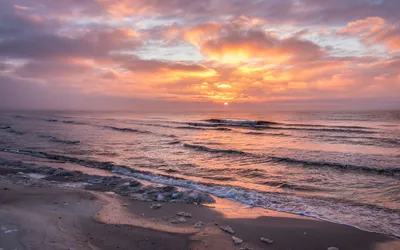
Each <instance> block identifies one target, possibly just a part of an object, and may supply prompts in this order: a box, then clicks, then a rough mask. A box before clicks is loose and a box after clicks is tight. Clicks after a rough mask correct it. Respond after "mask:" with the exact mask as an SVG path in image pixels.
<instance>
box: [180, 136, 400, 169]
mask: <svg viewBox="0 0 400 250" xmlns="http://www.w3.org/2000/svg"><path fill="white" fill-rule="evenodd" d="M183 146H184V147H185V148H189V149H194V150H199V151H203V152H205V153H216V154H227V155H239V156H248V157H252V158H253V159H254V160H259V159H265V162H273V163H286V164H291V165H303V166H316V167H333V168H340V169H343V170H357V171H363V172H368V173H375V174H386V175H393V176H398V175H400V168H373V167H366V166H358V165H351V164H343V163H338V162H325V161H307V160H300V159H294V158H289V157H278V156H271V155H265V154H255V153H249V152H244V151H240V150H234V149H213V148H209V147H206V146H202V145H194V144H187V143H185V144H183Z"/></svg>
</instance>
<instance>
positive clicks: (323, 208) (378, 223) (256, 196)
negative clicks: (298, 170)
mask: <svg viewBox="0 0 400 250" xmlns="http://www.w3.org/2000/svg"><path fill="white" fill-rule="evenodd" d="M5 151H6V152H10V153H16V154H25V155H31V156H34V157H39V158H48V159H53V160H61V161H67V162H70V163H74V164H79V165H82V166H85V167H89V168H100V169H103V170H108V171H111V172H113V173H118V174H122V175H126V176H131V177H135V178H139V179H142V180H147V181H150V182H154V183H159V184H164V185H170V186H177V187H184V188H189V189H193V190H197V191H200V192H204V193H208V194H212V195H215V196H217V197H220V198H229V199H232V200H234V201H237V202H240V203H243V204H248V205H250V206H260V207H264V208H267V209H271V210H275V211H281V212H287V213H292V214H300V215H304V216H308V217H316V218H320V219H324V220H328V221H331V222H337V223H342V224H348V225H351V226H355V227H358V228H361V229H364V230H368V231H373V232H379V233H384V234H388V235H394V236H398V232H399V225H398V223H397V221H398V214H399V213H400V211H399V210H396V209H388V208H382V207H379V206H373V205H367V204H358V203H353V202H351V201H346V200H338V199H335V198H322V197H301V196H296V195H293V194H285V193H274V192H261V191H255V190H251V189H247V188H240V187H235V186H230V185H211V184H209V183H202V182H195V181H192V180H187V179H183V178H178V177H173V176H168V175H162V174H154V173H151V172H147V171H138V170H135V169H131V168H129V167H127V166H123V165H116V164H114V163H111V162H99V161H92V160H83V159H78V158H73V157H69V156H62V155H53V154H47V153H43V152H35V151H26V150H17V149H6V150H5ZM371 218H374V219H373V220H371Z"/></svg>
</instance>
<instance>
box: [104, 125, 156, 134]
mask: <svg viewBox="0 0 400 250" xmlns="http://www.w3.org/2000/svg"><path fill="white" fill-rule="evenodd" d="M104 128H108V129H112V130H116V131H121V132H130V133H141V134H149V133H150V132H149V131H143V130H138V129H132V128H119V127H114V126H104Z"/></svg>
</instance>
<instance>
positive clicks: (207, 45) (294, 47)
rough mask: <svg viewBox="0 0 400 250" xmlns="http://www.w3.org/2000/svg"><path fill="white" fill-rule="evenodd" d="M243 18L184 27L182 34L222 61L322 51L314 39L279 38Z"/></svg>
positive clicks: (299, 55)
mask: <svg viewBox="0 0 400 250" xmlns="http://www.w3.org/2000/svg"><path fill="white" fill-rule="evenodd" d="M243 18H244V17H243ZM243 18H242V19H243ZM244 21H246V22H244ZM244 21H243V20H242V22H240V23H239V24H238V23H237V20H234V21H232V22H231V23H226V24H224V25H222V24H220V23H206V24H203V25H199V26H196V27H194V28H191V29H188V30H186V31H185V33H184V38H185V40H186V41H189V42H191V43H192V44H194V45H195V46H197V47H198V48H199V49H200V51H201V52H202V53H203V54H204V55H206V56H207V57H209V58H211V59H214V60H219V61H221V62H223V63H240V62H243V61H247V60H252V59H263V60H264V61H270V62H271V63H282V62H285V61H288V60H294V59H296V60H301V59H303V60H304V59H314V58H318V57H320V56H322V55H323V54H324V53H325V52H324V51H323V49H322V48H321V47H319V46H318V45H317V44H315V43H313V42H310V41H307V40H303V39H301V38H299V37H287V38H279V37H278V36H276V35H272V34H271V33H267V32H265V31H263V30H261V29H259V28H254V27H255V26H254V25H253V22H254V21H248V20H247V19H244ZM243 22H244V23H243ZM256 23H258V22H256ZM253 26H254V27H253ZM252 27H253V28H252Z"/></svg>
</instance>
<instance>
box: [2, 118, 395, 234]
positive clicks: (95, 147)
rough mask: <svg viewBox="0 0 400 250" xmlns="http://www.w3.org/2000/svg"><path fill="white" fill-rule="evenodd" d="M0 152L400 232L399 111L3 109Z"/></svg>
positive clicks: (362, 226) (343, 222)
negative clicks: (108, 169)
mask: <svg viewBox="0 0 400 250" xmlns="http://www.w3.org/2000/svg"><path fill="white" fill-rule="evenodd" d="M0 151H5V152H10V153H15V154H27V155H31V156H33V157H38V158H40V157H52V156H60V155H62V156H67V157H65V158H64V159H65V160H66V161H70V162H71V163H77V164H82V165H84V166H86V167H91V168H96V167H98V166H101V163H106V164H112V165H115V166H124V168H121V169H124V170H123V171H122V170H121V171H119V174H124V175H128V176H132V177H136V178H138V179H142V180H146V181H150V182H154V183H160V184H166V185H172V186H177V187H185V188H189V189H194V190H198V191H202V192H206V193H209V194H212V195H214V196H217V197H220V198H228V199H231V200H233V201H236V202H238V203H243V204H246V205H248V206H257V207H264V208H266V209H271V210H276V211H282V212H287V213H293V214H300V215H303V216H309V217H315V218H320V219H322V220H326V221H331V222H335V223H341V224H347V225H351V226H354V227H357V228H360V229H363V230H367V231H372V232H379V233H383V234H388V235H393V236H397V237H399V235H400V111H371V112H367V111H362V112H361V111H357V112H355V111H354V112H349V111H346V112H332V111H321V112H316V111H312V112H304V111H302V112H299V111H296V112H289V111H284V112H272V111H269V112H267V111H266V112H239V111H230V110H222V111H212V112H211V111H209V112H100V111H98V112H83V111H82V112H77V111H74V112H73V111H40V112H39V111H30V112H28V111H24V112H16V111H2V112H0ZM43 153H45V154H43ZM88 164H89V165H88ZM90 164H91V165H90ZM126 169H130V170H129V171H127V170H126ZM114 171H116V172H118V168H115V169H114Z"/></svg>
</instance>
